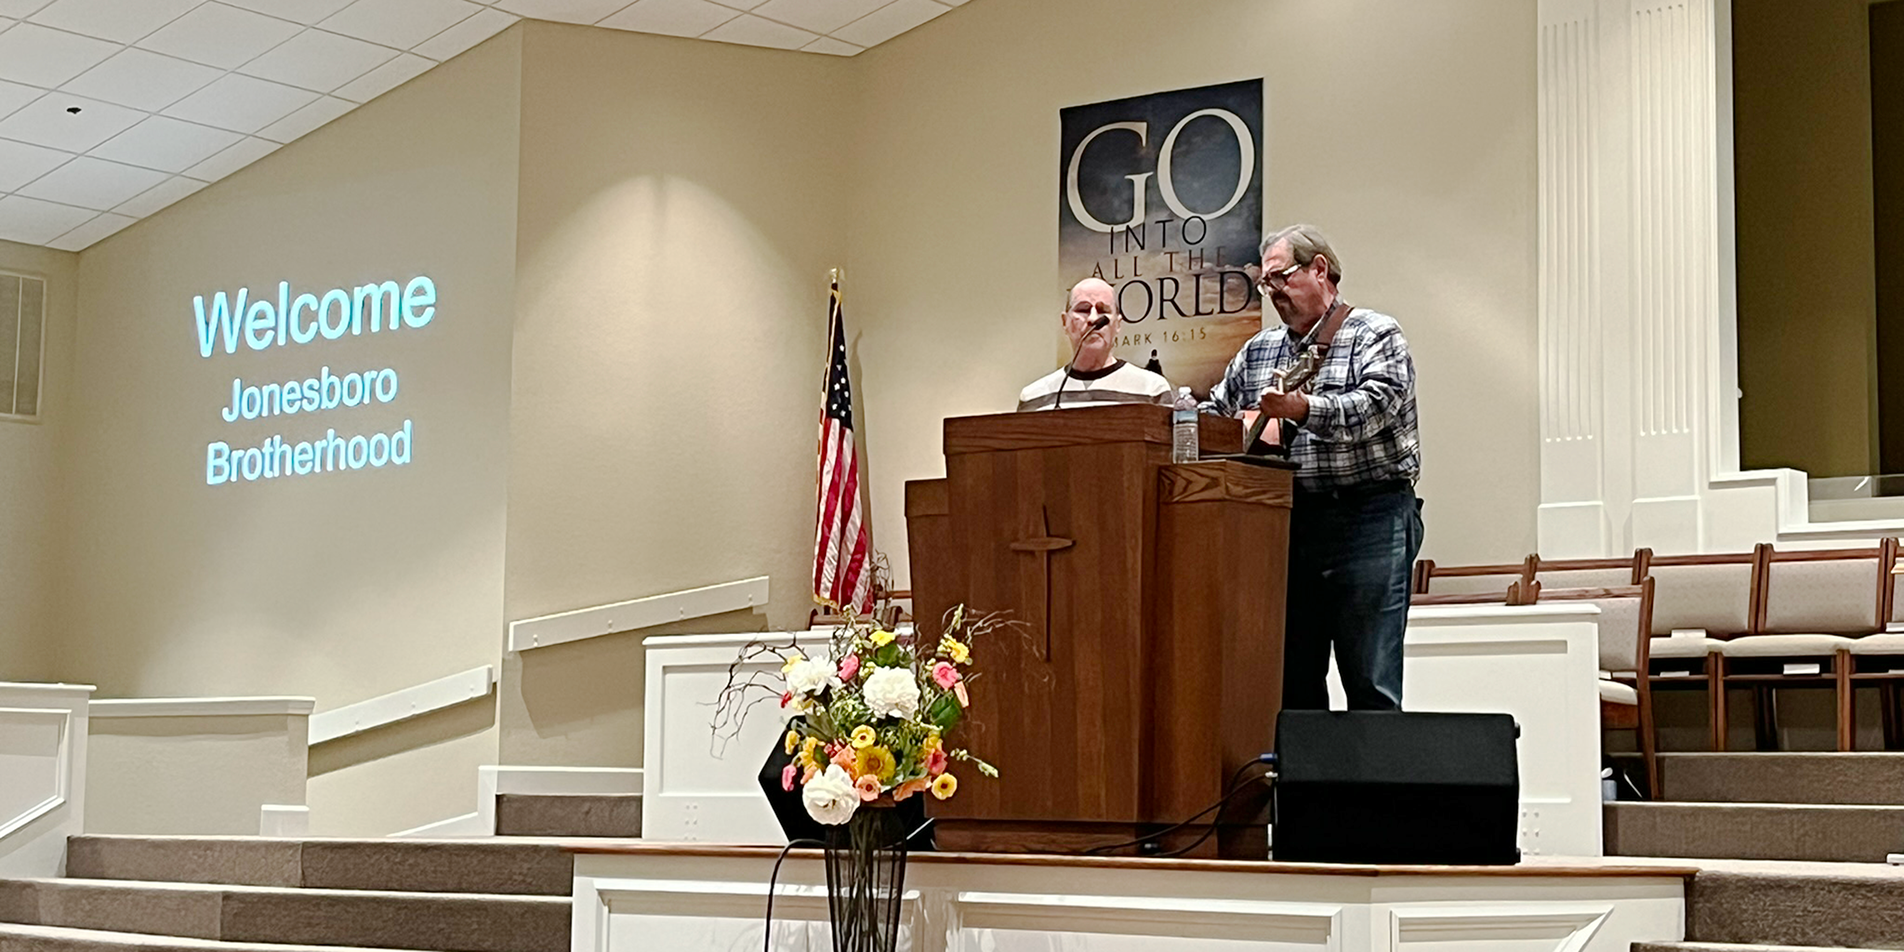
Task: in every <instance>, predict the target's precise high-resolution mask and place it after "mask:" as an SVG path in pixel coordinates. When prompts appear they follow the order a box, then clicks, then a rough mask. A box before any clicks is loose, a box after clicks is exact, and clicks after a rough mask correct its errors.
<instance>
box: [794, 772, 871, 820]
mask: <svg viewBox="0 0 1904 952" xmlns="http://www.w3.org/2000/svg"><path fill="white" fill-rule="evenodd" d="M800 802H802V803H804V804H806V807H807V815H808V816H810V817H812V818H813V819H815V820H817V821H819V822H821V823H825V824H827V825H828V826H838V825H840V824H842V823H845V822H846V821H847V820H850V819H852V818H853V813H854V812H855V811H857V810H858V809H859V791H858V790H855V789H853V778H851V777H848V776H847V775H846V771H844V770H841V769H840V765H839V764H828V765H827V768H826V773H823V774H821V775H819V776H817V777H814V778H813V779H812V780H809V781H807V785H806V788H805V789H804V790H802V791H801V792H800Z"/></svg>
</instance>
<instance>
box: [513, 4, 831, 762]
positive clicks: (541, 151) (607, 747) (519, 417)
mask: <svg viewBox="0 0 1904 952" xmlns="http://www.w3.org/2000/svg"><path fill="white" fill-rule="evenodd" d="M853 65H854V64H853V63H851V62H849V61H846V60H840V59H834V58H831V57H823V56H814V55H811V54H799V53H789V52H781V51H774V50H761V49H752V48H747V47H739V46H731V45H724V44H716V43H705V42H693V41H685V40H676V39H670V38H666V37H655V36H643V35H639V34H631V33H621V32H614V31H608V30H596V29H590V28H583V27H570V26H561V25H556V24H546V23H529V24H526V31H525V33H524V42H523V90H522V114H523V120H522V184H521V196H522V205H521V215H520V224H519V234H520V243H519V255H518V260H517V267H518V269H519V270H518V273H517V311H516V327H515V376H514V385H513V392H514V402H513V404H512V407H511V414H510V433H511V436H510V468H509V546H508V560H507V566H508V568H507V576H508V582H507V602H508V615H509V617H510V618H512V619H515V618H526V617H532V616H535V615H541V614H546V613H549V612H554V611H563V610H567V609H573V608H581V607H585V606H589V605H598V604H602V603H606V602H613V601H619V600H622V599H627V598H633V597H637V596H644V595H653V594H659V593H662V592H668V591H675V590H679V589H684V588H692V587H695V586H700V585H708V584H713V583H717V582H726V581H732V580H735V579H741V578H747V577H750V576H756V575H768V576H771V577H772V582H771V585H772V602H771V604H770V605H769V606H768V609H767V611H766V613H765V616H764V617H763V616H760V615H755V614H751V613H735V614H733V615H730V616H726V617H723V618H719V619H713V620H706V621H705V622H704V625H707V624H711V625H713V626H714V627H715V628H717V629H719V630H724V631H735V630H747V629H748V628H757V627H762V626H764V625H766V624H768V623H769V622H771V623H772V624H774V625H782V626H784V625H792V624H798V625H799V626H800V627H805V620H806V613H807V610H808V609H809V608H810V607H811V605H810V602H809V600H808V598H807V596H806V579H807V577H808V575H809V573H810V570H811V546H812V532H813V528H812V518H813V512H812V505H813V503H812V499H813V475H812V474H813V466H814V461H813V446H814V438H815V427H816V425H817V420H818V416H819V405H818V381H819V373H820V367H821V363H822V356H823V354H824V353H825V349H826V347H825V345H826V320H825V318H826V312H825V306H826V304H825V301H826V298H825V286H826V275H827V269H828V268H829V267H832V266H837V265H841V264H843V263H844V259H845V254H846V245H845V228H844V214H843V212H842V209H843V208H844V207H845V205H846V201H847V185H848V182H847V179H846V175H845V170H846V165H847V162H846V159H845V152H846V151H847V150H848V149H849V148H850V144H849V135H850V120H851V111H850V107H851V104H852V99H851V87H850V86H849V84H848V78H849V77H850V75H851V68H852V66H853ZM661 630H674V629H655V630H650V631H645V632H641V633H640V634H638V635H635V634H631V635H618V636H613V637H610V638H602V639H595V640H593V641H589V642H584V643H580V644H575V645H567V646H561V647H555V648H544V649H538V650H536V651H531V652H527V653H525V654H523V655H521V656H520V657H514V658H511V659H509V662H508V664H507V666H506V667H505V669H504V680H503V685H502V691H503V707H502V720H503V741H502V753H503V759H504V761H505V762H507V763H588V764H600V765H604V766H618V765H636V764H639V763H640V758H641V716H640V715H641V696H642V690H641V687H642V671H641V658H640V651H639V638H640V637H643V636H646V635H650V634H654V633H656V631H661Z"/></svg>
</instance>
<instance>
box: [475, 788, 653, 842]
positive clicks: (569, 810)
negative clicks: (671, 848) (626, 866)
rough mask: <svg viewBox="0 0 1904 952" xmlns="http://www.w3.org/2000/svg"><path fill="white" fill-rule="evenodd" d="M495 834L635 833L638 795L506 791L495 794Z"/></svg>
mask: <svg viewBox="0 0 1904 952" xmlns="http://www.w3.org/2000/svg"><path fill="white" fill-rule="evenodd" d="M496 835H498V836H612V837H622V838H631V837H638V836H640V835H641V797H640V795H638V794H633V795H600V794H591V795H587V796H579V795H563V796H554V795H543V794H522V793H505V794H502V795H500V796H498V797H496Z"/></svg>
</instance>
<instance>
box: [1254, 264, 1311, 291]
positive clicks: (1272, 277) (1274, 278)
mask: <svg viewBox="0 0 1904 952" xmlns="http://www.w3.org/2000/svg"><path fill="white" fill-rule="evenodd" d="M1301 270H1302V265H1300V264H1292V265H1290V266H1289V267H1287V268H1284V269H1282V270H1281V271H1265V272H1263V276H1262V277H1260V278H1257V279H1256V290H1257V291H1259V292H1261V293H1262V294H1263V295H1264V296H1265V297H1267V296H1268V295H1269V293H1270V292H1271V291H1280V290H1282V289H1283V285H1285V284H1288V283H1289V279H1290V277H1292V276H1293V275H1295V273H1296V272H1298V271H1301Z"/></svg>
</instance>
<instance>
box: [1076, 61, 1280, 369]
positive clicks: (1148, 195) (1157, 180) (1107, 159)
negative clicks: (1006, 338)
mask: <svg viewBox="0 0 1904 952" xmlns="http://www.w3.org/2000/svg"><path fill="white" fill-rule="evenodd" d="M1058 116H1059V123H1060V126H1061V128H1062V135H1061V140H1060V141H1061V145H1062V147H1061V149H1060V152H1059V164H1058V176H1059V178H1058V189H1059V193H1060V194H1059V198H1058V287H1059V294H1063V293H1064V292H1065V291H1067V290H1069V289H1070V288H1071V286H1072V285H1074V284H1076V283H1077V282H1078V281H1080V280H1082V279H1084V278H1087V277H1093V276H1095V277H1099V278H1103V279H1104V280H1105V281H1108V282H1110V283H1111V285H1112V286H1113V287H1115V288H1116V289H1117V301H1118V307H1119V309H1120V310H1121V311H1122V312H1123V322H1122V325H1121V331H1120V333H1119V334H1118V341H1117V347H1116V354H1117V356H1119V357H1122V358H1124V359H1125V360H1128V361H1130V362H1131V363H1134V364H1136V365H1138V366H1140V367H1141V366H1145V365H1147V364H1149V363H1150V362H1151V361H1152V360H1153V359H1154V360H1155V361H1156V362H1157V364H1158V365H1160V366H1161V369H1162V372H1163V374H1164V376H1166V377H1168V378H1170V382H1171V383H1172V384H1173V385H1177V386H1188V387H1190V389H1191V390H1192V391H1194V392H1195V393H1196V394H1197V396H1199V397H1202V396H1204V395H1205V394H1207V393H1208V392H1209V389H1210V387H1211V386H1212V385H1214V384H1215V383H1216V381H1217V380H1218V379H1220V378H1221V377H1222V375H1223V368H1224V366H1225V365H1227V364H1228V363H1229V360H1230V358H1231V357H1233V356H1235V355H1236V352H1237V351H1238V350H1240V349H1241V348H1242V346H1243V342H1244V341H1247V340H1249V339H1250V337H1251V336H1253V335H1255V334H1256V333H1257V332H1258V331H1260V330H1262V326H1263V302H1262V298H1261V297H1260V296H1259V295H1258V294H1257V293H1256V288H1255V284H1254V282H1253V281H1252V280H1251V277H1250V272H1249V271H1248V270H1247V269H1248V268H1249V267H1250V266H1251V265H1254V264H1255V263H1256V262H1257V257H1256V251H1257V243H1258V242H1259V241H1260V240H1261V239H1262V234H1263V161H1262V156H1263V81H1262V80H1260V79H1252V80H1245V81H1243V82H1237V83H1224V84H1222V85H1218V86H1203V87H1200V88H1197V89H1182V90H1177V91H1175V92H1166V93H1154V94H1152V95H1148V96H1139V97H1136V98H1133V99H1120V100H1117V101H1114V102H1103V103H1097V104H1095V105H1089V106H1073V107H1071V108H1068V109H1063V110H1060V111H1059V113H1058ZM1055 303H1060V304H1061V303H1062V302H1055ZM1059 309H1060V308H1053V312H1054V314H1053V316H1054V317H1055V316H1056V311H1057V310H1059ZM1052 326H1053V328H1054V330H1055V329H1057V328H1058V321H1056V320H1053V321H1052ZM1057 336H1058V354H1059V356H1058V361H1059V363H1060V364H1062V363H1063V362H1064V361H1066V360H1069V359H1070V355H1071V347H1070V343H1069V342H1068V341H1066V340H1065V339H1064V334H1063V332H1062V330H1058V331H1057Z"/></svg>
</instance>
